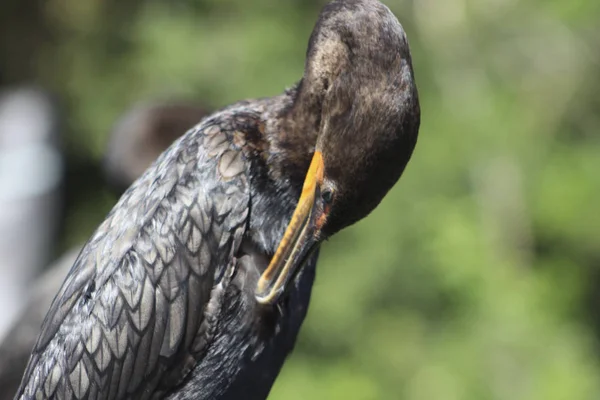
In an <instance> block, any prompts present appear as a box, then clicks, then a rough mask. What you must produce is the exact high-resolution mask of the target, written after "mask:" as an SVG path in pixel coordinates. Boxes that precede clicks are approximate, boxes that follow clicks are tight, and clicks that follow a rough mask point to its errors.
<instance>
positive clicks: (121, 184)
mask: <svg viewBox="0 0 600 400" xmlns="http://www.w3.org/2000/svg"><path fill="white" fill-rule="evenodd" d="M207 110H208V108H207V107H206V106H204V105H203V104H202V103H201V102H197V101H195V102H192V101H184V100H179V99H169V100H153V101H146V102H142V103H137V104H135V105H134V106H133V107H132V108H130V109H128V110H126V111H125V112H124V113H123V115H121V116H120V117H119V118H118V120H117V121H116V123H115V124H114V126H113V127H112V129H111V130H110V132H109V135H108V144H107V146H106V148H105V152H104V156H103V159H102V162H101V163H100V165H95V168H96V169H98V170H99V171H100V175H101V176H102V182H101V183H102V184H105V185H106V187H107V188H108V189H109V190H110V191H111V192H112V193H113V194H114V195H115V196H117V197H118V196H121V195H122V194H123V192H124V191H125V190H126V189H127V188H128V187H129V186H130V185H131V184H132V183H133V182H134V181H135V179H137V178H138V177H139V176H140V175H141V174H142V173H143V172H144V170H145V169H146V168H148V167H149V166H150V165H151V164H152V162H153V161H154V160H155V159H156V158H158V156H159V155H160V154H161V153H162V152H163V151H164V150H166V148H167V147H168V146H169V145H170V144H171V143H172V142H173V141H174V140H175V139H177V138H178V137H179V136H181V135H182V134H183V133H185V132H186V131H187V130H188V129H189V128H191V127H193V126H194V125H195V124H196V123H197V122H198V121H199V120H201V119H202V118H203V117H204V116H205V115H207V114H208V111H207ZM96 164H98V163H96ZM81 247H82V245H76V246H74V247H73V248H71V249H69V250H68V251H66V252H65V253H64V254H62V255H61V256H60V257H59V258H58V259H57V260H56V261H54V262H53V263H52V264H51V265H49V266H48V267H47V268H46V270H45V272H44V273H43V274H41V275H40V276H39V277H37V278H36V279H35V281H34V282H33V285H32V288H31V290H30V297H29V298H28V300H27V302H26V304H25V306H24V308H23V310H22V311H21V313H20V314H19V315H18V317H17V318H16V320H15V321H14V322H13V323H12V325H11V326H10V329H9V330H8V332H7V333H6V335H4V336H3V337H2V340H1V341H0V400H9V399H11V400H12V398H13V396H14V394H15V392H16V391H17V389H18V388H19V384H20V382H21V377H22V375H23V372H24V371H25V367H26V366H27V361H28V360H29V355H30V353H31V350H32V349H33V347H34V345H35V342H36V340H37V334H38V332H39V330H40V327H41V326H42V323H43V321H44V317H45V316H46V313H47V311H48V309H49V308H50V305H51V304H52V300H53V299H54V296H55V295H56V293H57V292H58V290H59V289H60V287H61V285H62V283H63V281H64V279H65V277H66V276H67V274H68V272H69V270H70V268H71V266H72V265H73V263H74V262H75V260H76V259H77V256H78V255H79V252H80V251H81Z"/></svg>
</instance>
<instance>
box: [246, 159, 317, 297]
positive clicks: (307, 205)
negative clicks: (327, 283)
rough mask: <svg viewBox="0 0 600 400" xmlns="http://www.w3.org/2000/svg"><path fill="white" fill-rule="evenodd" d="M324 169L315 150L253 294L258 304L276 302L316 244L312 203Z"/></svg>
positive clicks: (315, 226) (315, 222)
mask: <svg viewBox="0 0 600 400" xmlns="http://www.w3.org/2000/svg"><path fill="white" fill-rule="evenodd" d="M324 169H325V168H324V164H323V156H322V154H321V152H320V151H315V153H314V155H313V158H312V161H311V163H310V167H309V168H308V172H307V174H306V178H305V180H304V185H303V187H302V194H301V195H300V199H299V200H298V205H297V206H296V209H295V210H294V213H293V214H292V218H291V220H290V223H289V224H288V226H287V228H286V230H285V233H284V235H283V239H282V240H281V242H280V243H279V246H278V248H277V251H276V252H275V255H274V256H273V258H272V259H271V262H270V264H269V266H268V267H267V269H266V270H265V272H263V274H262V276H261V277H260V279H259V281H258V284H257V287H256V293H255V297H256V300H257V301H258V302H259V303H261V304H275V303H277V301H278V300H279V298H280V297H281V295H282V294H283V293H284V292H285V290H286V288H287V286H288V283H289V282H290V280H291V279H292V278H293V277H294V276H295V275H296V274H297V273H298V271H299V270H300V269H301V267H302V265H303V264H304V263H305V262H306V260H307V259H308V257H309V256H310V255H311V254H312V252H313V251H314V250H315V249H316V248H317V245H318V243H319V241H318V238H317V232H316V231H317V229H318V228H317V225H318V222H319V220H320V219H321V215H317V214H318V213H317V212H316V210H315V209H316V207H315V204H316V202H317V199H318V198H319V196H320V187H321V184H322V183H323V173H324Z"/></svg>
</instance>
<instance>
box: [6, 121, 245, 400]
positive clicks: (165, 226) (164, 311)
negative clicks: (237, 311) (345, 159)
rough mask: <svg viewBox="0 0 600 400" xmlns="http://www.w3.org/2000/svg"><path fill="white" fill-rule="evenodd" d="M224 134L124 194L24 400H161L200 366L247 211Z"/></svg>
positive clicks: (30, 375)
mask: <svg viewBox="0 0 600 400" xmlns="http://www.w3.org/2000/svg"><path fill="white" fill-rule="evenodd" d="M250 117H252V118H254V116H250ZM250 117H249V118H250ZM229 125H231V124H229ZM221 126H222V125H220V124H219V118H218V117H215V118H213V119H210V120H205V121H204V122H203V123H201V124H200V125H198V126H197V127H196V128H194V129H193V130H192V131H190V132H188V133H187V134H186V135H185V136H183V137H182V138H181V139H180V140H179V141H177V142H176V143H175V144H174V145H173V146H172V147H171V148H170V149H169V150H168V151H167V152H166V153H165V154H163V155H162V156H161V157H160V158H159V160H157V162H156V163H155V165H154V166H153V167H152V168H151V169H150V170H149V171H148V172H146V173H145V174H144V175H143V176H142V177H141V178H140V179H139V180H138V181H137V182H136V183H134V185H133V186H132V187H131V188H130V189H129V190H128V191H127V192H125V194H124V195H123V197H122V198H121V200H119V202H118V203H117V205H116V206H115V208H114V209H113V210H112V211H111V213H110V214H109V215H108V217H107V219H106V220H105V221H104V222H103V223H102V225H101V226H100V227H99V228H98V230H97V231H96V233H95V234H94V236H93V237H92V238H91V239H90V241H89V242H88V243H87V244H86V246H85V247H84V248H83V250H82V252H81V253H80V255H79V257H78V258H77V260H76V262H75V264H74V266H73V267H72V269H71V271H70V273H69V275H68V277H67V279H66V281H65V282H64V284H63V286H62V287H61V289H60V291H59V293H58V295H57V296H56V298H55V300H54V302H53V303H52V306H51V307H50V310H49V312H48V314H47V316H46V319H45V321H44V324H43V326H42V331H41V334H40V336H39V339H38V342H37V344H36V346H35V348H34V351H33V354H32V357H31V359H30V362H29V364H28V367H27V369H26V372H25V375H24V378H23V381H22V384H21V388H20V390H19V392H18V395H17V397H16V398H21V399H33V398H36V399H48V398H61V399H78V400H80V399H103V400H107V399H125V398H136V399H137V398H140V399H141V398H154V397H156V396H159V395H160V393H164V392H165V391H168V390H169V389H170V388H171V387H173V386H174V385H176V384H177V383H179V382H180V381H181V380H182V379H183V378H184V377H185V375H186V374H187V373H188V372H189V371H190V369H191V368H193V365H195V363H196V362H197V361H198V359H199V358H201V357H202V356H203V352H204V351H205V349H204V348H203V346H200V345H199V344H200V343H204V344H206V343H208V342H209V341H210V333H211V332H212V329H213V328H212V327H211V326H210V323H209V321H206V319H205V317H204V314H205V312H206V307H207V304H208V303H209V299H210V296H211V291H212V288H213V286H214V285H216V284H217V283H218V282H216V280H218V279H220V277H222V276H224V275H225V274H224V270H225V269H227V268H232V265H234V263H231V260H230V257H232V255H233V254H235V252H236V251H237V248H238V247H239V244H240V242H241V237H242V235H243V232H244V230H245V229H246V226H247V216H248V208H249V194H248V188H247V177H246V174H245V173H243V172H244V171H245V170H246V167H245V165H244V162H245V161H244V160H243V157H242V155H241V153H239V150H234V148H235V146H232V145H231V143H232V135H233V130H225V129H222V128H221ZM223 126H224V125H223ZM229 128H231V126H229ZM206 131H208V132H210V136H208V135H206V134H205V132H206Z"/></svg>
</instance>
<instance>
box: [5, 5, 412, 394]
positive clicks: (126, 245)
mask: <svg viewBox="0 0 600 400" xmlns="http://www.w3.org/2000/svg"><path fill="white" fill-rule="evenodd" d="M419 122H420V108H419V102H418V95H417V89H416V85H415V81H414V76H413V68H412V64H411V56H410V51H409V46H408V42H407V39H406V35H405V33H404V30H403V29H402V26H401V25H400V23H399V22H398V20H397V19H396V17H395V16H394V15H393V14H392V13H391V11H390V10H389V9H388V8H387V7H386V6H384V5H383V4H381V3H380V2H379V1H377V0H336V1H333V2H331V3H329V4H328V5H326V6H325V7H324V9H323V10H322V12H321V14H320V16H319V19H318V21H317V24H316V26H315V28H314V30H313V33H312V34H311V37H310V40H309V45H308V51H307V58H306V65H305V71H304V76H303V77H302V79H301V80H300V82H299V83H298V84H297V85H296V86H294V87H293V88H292V89H290V90H287V91H286V92H285V93H284V94H282V95H280V96H276V97H273V98H266V99H259V100H248V101H242V102H239V103H237V104H234V105H232V106H229V107H227V108H225V109H223V110H221V111H219V112H217V113H215V114H213V115H212V116H210V117H207V118H205V119H204V120H202V121H201V122H200V123H199V124H198V125H197V126H195V127H194V128H193V129H191V130H190V131H189V132H187V133H186V134H185V135H184V136H183V137H182V138H180V139H178V140H177V141H176V142H175V143H174V144H173V145H172V146H171V147H170V148H169V149H168V150H167V151H166V152H165V153H163V154H162V155H161V156H160V157H159V159H158V160H157V161H156V162H155V163H154V164H153V166H152V167H150V169H148V170H147V171H146V172H145V173H144V174H143V175H142V177H140V178H139V179H138V180H137V181H136V182H135V183H134V184H133V185H132V186H131V187H130V188H129V189H128V190H127V191H126V192H125V193H124V195H123V196H122V197H121V199H120V200H119V202H118V203H117V205H116V206H115V207H114V209H113V210H112V211H111V212H110V213H109V215H108V216H107V218H106V220H105V221H104V222H103V223H102V224H101V225H100V227H99V228H98V229H97V231H96V233H94V235H93V236H92V237H91V238H90V240H89V241H88V243H87V244H86V245H85V247H84V248H83V250H82V251H81V254H80V255H79V257H78V258H77V261H76V262H75V264H74V265H73V268H72V269H71V271H70V272H69V275H68V277H67V279H66V280H65V282H64V284H63V286H62V288H61V289H60V291H59V293H58V295H57V297H56V298H55V300H54V302H53V304H52V306H51V308H50V311H49V312H48V315H47V317H46V320H45V321H44V324H43V327H42V331H41V334H40V337H39V339H38V341H37V344H36V346H35V349H34V351H33V353H32V356H31V359H30V361H29V365H28V367H27V370H26V372H25V375H24V378H23V381H22V384H21V387H20V389H19V392H18V393H17V398H18V399H33V398H36V399H45V398H65V399H83V398H85V399H97V398H98V399H129V398H131V399H157V398H167V399H192V398H193V399H264V398H266V397H267V395H268V393H269V390H270V388H271V386H272V384H273V382H274V380H275V378H276V376H277V374H278V373H279V370H280V368H281V366H282V364H283V362H284V360H285V358H286V356H287V354H288V353H289V352H290V351H291V350H292V348H293V345H294V342H295V340H296V336H297V334H298V331H299V329H300V325H301V323H302V321H303V319H304V317H305V315H306V311H307V307H308V303H309V298H310V292H311V286H312V283H313V279H314V273H315V264H316V260H317V254H318V248H319V245H320V244H321V243H322V241H323V240H324V239H326V238H327V237H329V236H331V235H333V234H335V233H336V232H338V231H339V230H341V229H343V228H344V227H346V226H348V225H351V224H352V223H354V222H356V221H358V220H360V219H361V218H363V217H365V216H366V215H367V214H369V213H370V212H371V211H372V210H373V209H374V208H375V207H376V206H377V204H378V203H379V202H380V201H381V199H382V198H383V197H384V196H385V194H386V193H387V192H388V190H389V189H390V188H391V187H392V186H393V184H394V183H395V182H396V181H397V180H398V178H399V177H400V175H401V174H402V172H403V170H404V168H405V166H406V164H407V162H408V160H409V158H410V156H411V154H412V151H413V148H414V146H415V143H416V139H417V132H418V127H419Z"/></svg>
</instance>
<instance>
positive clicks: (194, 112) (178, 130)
mask: <svg viewBox="0 0 600 400" xmlns="http://www.w3.org/2000/svg"><path fill="white" fill-rule="evenodd" d="M207 114H208V112H207V110H206V109H205V108H203V107H201V106H199V105H197V104H195V103H191V102H184V101H163V102H153V103H149V104H140V105H139V106H137V107H135V108H134V109H133V110H131V111H129V112H128V113H127V114H125V115H124V116H123V117H121V118H120V119H119V121H118V122H117V123H116V124H115V126H114V128H113V130H112V133H111V135H110V138H109V142H108V148H107V150H106V153H105V155H104V160H103V165H102V167H103V170H104V175H105V177H106V179H107V181H108V183H109V184H111V186H113V188H114V189H115V190H116V191H118V192H124V191H125V190H126V189H127V188H128V187H129V186H130V185H131V183H132V182H133V181H135V180H136V179H137V178H138V177H139V176H140V175H142V173H143V172H144V171H145V170H146V169H147V168H148V167H149V166H150V164H152V162H154V160H156V158H157V157H158V156H159V154H160V153H162V152H163V151H165V149H166V148H167V147H169V146H170V145H171V143H173V141H175V139H177V138H178V137H180V136H181V135H183V134H184V133H185V132H186V131H187V130H188V129H190V128H192V127H193V126H194V125H196V124H197V123H198V121H200V120H201V119H202V118H203V117H204V116H205V115H207Z"/></svg>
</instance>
